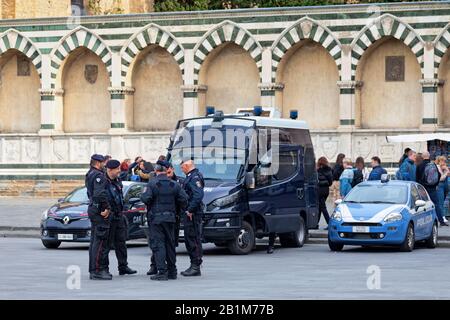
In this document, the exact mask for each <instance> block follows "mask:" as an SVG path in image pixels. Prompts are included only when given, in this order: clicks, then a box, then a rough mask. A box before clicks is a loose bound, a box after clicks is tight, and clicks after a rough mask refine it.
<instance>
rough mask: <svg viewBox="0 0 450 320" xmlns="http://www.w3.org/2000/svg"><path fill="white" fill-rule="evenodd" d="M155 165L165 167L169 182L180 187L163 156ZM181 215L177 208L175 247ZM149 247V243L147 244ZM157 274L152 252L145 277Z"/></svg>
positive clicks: (169, 164) (171, 167) (170, 166)
mask: <svg viewBox="0 0 450 320" xmlns="http://www.w3.org/2000/svg"><path fill="white" fill-rule="evenodd" d="M156 164H157V165H161V166H163V167H165V168H166V169H167V177H168V178H169V179H170V180H172V181H176V182H177V183H179V184H180V185H181V181H180V180H181V179H179V178H178V177H177V176H176V174H175V172H174V169H173V166H172V164H171V163H170V162H169V161H167V160H166V157H165V156H160V157H159V159H158V161H157V162H156ZM183 210H184V209H183ZM182 214H184V212H182V210H180V208H179V207H177V215H176V222H175V247H178V243H179V242H178V240H179V236H180V222H181V215H182ZM149 245H150V243H149ZM157 273H158V268H157V267H156V260H155V255H154V254H153V251H152V255H151V257H150V269H149V270H148V272H147V275H148V276H153V275H155V274H157Z"/></svg>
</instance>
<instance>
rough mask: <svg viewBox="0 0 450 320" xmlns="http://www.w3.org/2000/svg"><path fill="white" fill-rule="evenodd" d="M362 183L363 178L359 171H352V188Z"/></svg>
mask: <svg viewBox="0 0 450 320" xmlns="http://www.w3.org/2000/svg"><path fill="white" fill-rule="evenodd" d="M363 181H364V176H363V173H362V171H361V170H358V169H353V180H352V188H354V187H355V186H356V185H358V184H359V183H361V182H363Z"/></svg>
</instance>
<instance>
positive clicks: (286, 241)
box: [280, 217, 308, 248]
mask: <svg viewBox="0 0 450 320" xmlns="http://www.w3.org/2000/svg"><path fill="white" fill-rule="evenodd" d="M307 234H308V231H307V230H306V224H305V220H304V219H303V217H300V227H299V229H298V230H297V231H294V232H289V233H281V234H280V244H281V246H282V247H286V248H301V247H303V245H304V244H305V242H306V238H307Z"/></svg>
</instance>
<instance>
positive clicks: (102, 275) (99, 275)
mask: <svg viewBox="0 0 450 320" xmlns="http://www.w3.org/2000/svg"><path fill="white" fill-rule="evenodd" d="M90 279H91V280H112V275H111V274H110V273H108V272H107V271H105V270H102V271H99V272H93V273H91V275H90Z"/></svg>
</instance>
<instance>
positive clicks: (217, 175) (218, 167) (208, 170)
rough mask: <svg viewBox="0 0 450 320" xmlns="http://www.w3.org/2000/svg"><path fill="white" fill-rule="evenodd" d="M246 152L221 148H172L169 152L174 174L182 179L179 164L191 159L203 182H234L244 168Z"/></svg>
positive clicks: (182, 174)
mask: <svg viewBox="0 0 450 320" xmlns="http://www.w3.org/2000/svg"><path fill="white" fill-rule="evenodd" d="M245 153H246V150H240V149H232V148H222V149H220V150H217V149H213V150H212V149H208V148H193V149H190V148H174V149H173V150H172V152H171V162H172V164H173V166H174V168H175V173H176V174H177V175H178V176H181V177H183V176H184V173H183V172H182V171H181V168H180V163H181V161H182V160H183V159H186V158H193V159H194V162H195V166H196V167H197V169H199V170H200V172H201V173H202V174H203V177H204V178H205V180H217V181H236V180H237V179H238V178H239V177H240V175H241V174H242V171H243V169H244V166H245V162H246V161H245Z"/></svg>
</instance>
